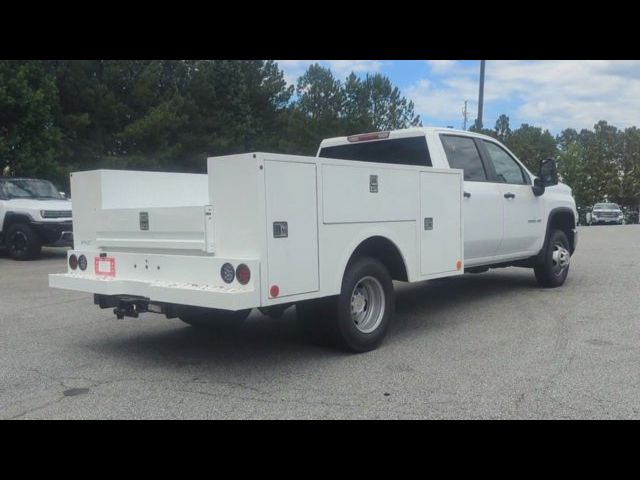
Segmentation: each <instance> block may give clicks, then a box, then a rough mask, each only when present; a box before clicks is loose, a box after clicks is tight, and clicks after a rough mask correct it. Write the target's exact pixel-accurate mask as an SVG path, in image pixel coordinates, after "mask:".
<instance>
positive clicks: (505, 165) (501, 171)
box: [483, 140, 528, 185]
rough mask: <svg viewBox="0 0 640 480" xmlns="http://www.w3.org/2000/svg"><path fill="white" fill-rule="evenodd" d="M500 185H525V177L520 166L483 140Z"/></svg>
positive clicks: (501, 150)
mask: <svg viewBox="0 0 640 480" xmlns="http://www.w3.org/2000/svg"><path fill="white" fill-rule="evenodd" d="M483 142H484V146H485V147H486V149H487V153H488V154H489V160H490V161H491V163H492V164H493V167H494V169H495V171H496V176H497V177H498V182H500V183H510V184H516V185H527V184H528V181H527V177H526V176H525V173H524V172H523V171H522V168H520V165H518V163H517V162H516V161H515V160H514V159H513V157H512V156H511V155H509V154H508V153H507V152H506V151H504V150H503V149H502V148H500V147H499V146H498V145H496V144H495V143H493V142H488V141H486V140H483Z"/></svg>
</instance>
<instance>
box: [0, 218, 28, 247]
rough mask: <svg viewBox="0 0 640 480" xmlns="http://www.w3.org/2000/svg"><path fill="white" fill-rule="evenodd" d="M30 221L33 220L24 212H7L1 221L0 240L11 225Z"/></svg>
mask: <svg viewBox="0 0 640 480" xmlns="http://www.w3.org/2000/svg"><path fill="white" fill-rule="evenodd" d="M31 222H33V218H31V216H30V215H28V214H26V213H16V212H7V213H6V214H5V216H4V220H3V221H2V230H0V232H1V233H2V235H1V240H2V241H4V234H5V233H6V232H7V230H8V229H9V227H11V225H15V224H16V223H26V224H30V223H31Z"/></svg>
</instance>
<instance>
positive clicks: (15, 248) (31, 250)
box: [4, 223, 42, 260]
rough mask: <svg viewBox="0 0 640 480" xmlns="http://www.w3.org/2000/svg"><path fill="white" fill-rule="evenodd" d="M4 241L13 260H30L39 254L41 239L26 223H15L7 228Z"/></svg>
mask: <svg viewBox="0 0 640 480" xmlns="http://www.w3.org/2000/svg"><path fill="white" fill-rule="evenodd" d="M4 243H5V245H6V246H7V250H8V251H9V256H10V257H11V258H13V259H14V260H32V259H34V258H36V257H37V256H38V255H40V252H41V251H42V241H41V240H40V237H38V235H37V234H36V233H35V232H34V231H33V229H32V228H31V227H30V226H29V225H27V224H26V223H16V224H13V225H11V226H10V227H9V228H8V229H7V233H6V234H5V236H4Z"/></svg>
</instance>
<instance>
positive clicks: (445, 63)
mask: <svg viewBox="0 0 640 480" xmlns="http://www.w3.org/2000/svg"><path fill="white" fill-rule="evenodd" d="M427 64H428V65H429V67H430V68H431V70H432V71H434V72H436V73H445V72H448V71H451V70H452V69H454V68H456V67H457V66H458V62H457V60H427Z"/></svg>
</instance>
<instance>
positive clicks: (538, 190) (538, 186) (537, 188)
mask: <svg viewBox="0 0 640 480" xmlns="http://www.w3.org/2000/svg"><path fill="white" fill-rule="evenodd" d="M531 189H532V190H533V194H534V195H535V196H536V197H539V196H540V195H542V194H543V193H544V190H545V187H544V183H542V180H541V179H539V178H536V179H534V180H533V187H531Z"/></svg>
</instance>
